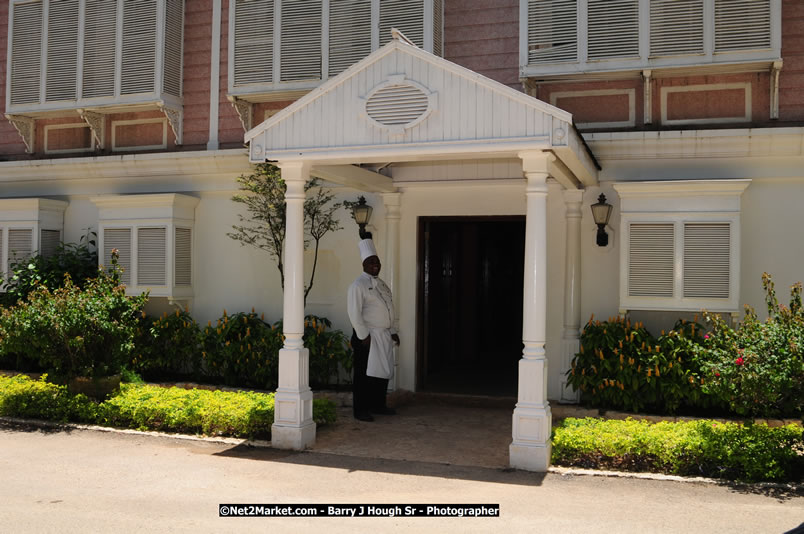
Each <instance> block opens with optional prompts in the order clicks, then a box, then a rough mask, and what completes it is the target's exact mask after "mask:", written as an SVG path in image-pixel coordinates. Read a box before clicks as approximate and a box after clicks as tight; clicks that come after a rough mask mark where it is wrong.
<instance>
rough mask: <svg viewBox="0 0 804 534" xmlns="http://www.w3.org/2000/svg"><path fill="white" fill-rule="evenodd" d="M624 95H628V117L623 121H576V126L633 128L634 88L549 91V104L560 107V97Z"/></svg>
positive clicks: (634, 110) (634, 122) (634, 121)
mask: <svg viewBox="0 0 804 534" xmlns="http://www.w3.org/2000/svg"><path fill="white" fill-rule="evenodd" d="M616 95H626V96H627V97H628V119H627V120H624V121H599V122H595V121H591V122H576V123H575V125H576V126H577V127H578V128H633V127H634V126H636V89H634V88H630V89H592V90H587V91H558V92H554V93H550V104H551V105H553V106H556V107H557V108H559V109H561V106H560V105H559V104H558V101H559V100H560V99H562V98H577V97H595V96H616Z"/></svg>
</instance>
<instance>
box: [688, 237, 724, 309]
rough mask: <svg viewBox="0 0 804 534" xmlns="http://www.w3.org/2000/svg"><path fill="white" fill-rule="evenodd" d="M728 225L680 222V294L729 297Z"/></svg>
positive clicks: (699, 296)
mask: <svg viewBox="0 0 804 534" xmlns="http://www.w3.org/2000/svg"><path fill="white" fill-rule="evenodd" d="M730 274H731V225H730V224H729V223H685V224H684V297H687V298H721V299H727V298H729V286H730V282H731V277H730Z"/></svg>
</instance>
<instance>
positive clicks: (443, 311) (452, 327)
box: [417, 217, 525, 396]
mask: <svg viewBox="0 0 804 534" xmlns="http://www.w3.org/2000/svg"><path fill="white" fill-rule="evenodd" d="M524 268H525V218H524V217H423V218H420V219H419V295H418V296H419V298H418V302H419V310H418V312H419V313H418V332H419V335H418V340H417V341H418V346H417V348H418V351H417V355H418V357H417V369H418V373H417V380H418V383H417V390H420V391H432V392H440V393H460V394H471V395H495V396H515V395H516V392H517V369H518V367H517V366H518V362H519V360H520V358H521V357H522V291H523V278H524Z"/></svg>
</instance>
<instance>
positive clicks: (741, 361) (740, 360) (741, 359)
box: [734, 356, 745, 365]
mask: <svg viewBox="0 0 804 534" xmlns="http://www.w3.org/2000/svg"><path fill="white" fill-rule="evenodd" d="M734 363H736V364H737V365H742V364H744V363H745V360H743V357H742V356H740V357H739V358H737V359H736V360H734Z"/></svg>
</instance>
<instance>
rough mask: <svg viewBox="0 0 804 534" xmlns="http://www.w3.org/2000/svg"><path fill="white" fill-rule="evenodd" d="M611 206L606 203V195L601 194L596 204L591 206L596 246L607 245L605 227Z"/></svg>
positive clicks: (607, 238) (607, 239) (607, 236)
mask: <svg viewBox="0 0 804 534" xmlns="http://www.w3.org/2000/svg"><path fill="white" fill-rule="evenodd" d="M611 209H612V205H611V204H608V203H606V195H604V194H602V193H601V195H600V196H599V197H598V198H597V202H596V203H595V204H592V217H593V218H594V219H595V224H596V225H597V246H599V247H605V246H606V245H608V244H609V235H608V234H607V233H606V225H607V224H609V217H611Z"/></svg>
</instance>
